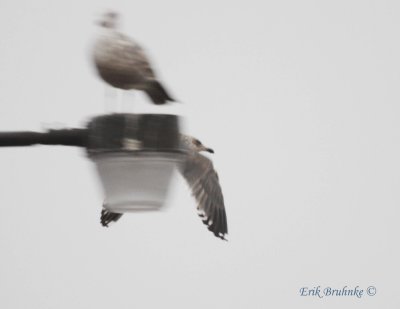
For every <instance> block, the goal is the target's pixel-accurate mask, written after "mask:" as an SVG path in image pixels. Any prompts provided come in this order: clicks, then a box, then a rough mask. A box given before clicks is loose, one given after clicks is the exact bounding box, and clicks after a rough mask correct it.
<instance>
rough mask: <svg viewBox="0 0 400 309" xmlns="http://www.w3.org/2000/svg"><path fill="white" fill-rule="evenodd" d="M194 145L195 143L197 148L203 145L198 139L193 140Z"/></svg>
mask: <svg viewBox="0 0 400 309" xmlns="http://www.w3.org/2000/svg"><path fill="white" fill-rule="evenodd" d="M193 143H194V144H195V145H196V146H197V147H199V146H200V145H201V143H200V141H199V140H198V139H194V140H193Z"/></svg>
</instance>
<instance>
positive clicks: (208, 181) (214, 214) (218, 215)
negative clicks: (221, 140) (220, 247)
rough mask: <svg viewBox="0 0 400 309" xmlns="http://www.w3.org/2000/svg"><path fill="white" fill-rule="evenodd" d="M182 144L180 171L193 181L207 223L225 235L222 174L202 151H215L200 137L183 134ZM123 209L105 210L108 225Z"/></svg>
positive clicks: (221, 235)
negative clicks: (182, 154)
mask: <svg viewBox="0 0 400 309" xmlns="http://www.w3.org/2000/svg"><path fill="white" fill-rule="evenodd" d="M181 147H182V148H183V149H185V150H187V152H188V154H187V157H186V159H185V161H184V162H183V163H182V164H181V165H180V166H179V171H180V173H181V174H182V176H183V177H184V178H185V179H186V181H187V183H188V184H189V186H190V188H191V190H192V194H193V196H194V197H195V199H196V201H197V211H198V214H199V216H200V218H201V219H202V221H203V223H204V224H205V225H207V226H208V229H209V230H210V231H211V232H212V233H214V235H215V236H217V237H219V238H221V239H224V240H225V236H226V235H227V233H228V225H227V220H226V213H225V206H224V197H223V195H222V191H221V187H220V185H219V180H218V174H217V172H216V171H215V170H214V167H213V164H212V162H211V160H210V159H208V158H207V157H205V156H203V155H202V154H200V152H201V151H207V152H210V153H214V151H213V150H212V149H211V148H207V147H205V146H204V145H203V144H202V143H201V142H200V141H199V140H198V139H196V138H194V137H191V136H188V135H183V134H182V135H181ZM121 216H122V214H121V213H113V212H110V211H108V210H106V209H103V210H102V211H101V219H100V221H101V224H102V225H103V226H108V224H109V223H110V222H112V221H114V222H116V221H118V220H119V218H121Z"/></svg>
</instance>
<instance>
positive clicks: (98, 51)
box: [93, 12, 174, 104]
mask: <svg viewBox="0 0 400 309" xmlns="http://www.w3.org/2000/svg"><path fill="white" fill-rule="evenodd" d="M99 25H100V26H101V27H102V31H103V32H102V34H101V36H100V37H99V38H98V39H97V41H96V43H95V45H94V50H93V58H94V62H95V65H96V68H97V71H98V73H99V75H100V76H101V78H102V79H103V80H104V81H105V82H107V83H108V84H110V85H111V86H113V87H116V88H120V89H124V90H130V89H137V90H143V91H144V92H146V93H147V95H148V96H149V97H150V98H151V100H152V101H153V103H154V104H165V103H167V101H174V99H172V98H171V96H170V95H169V94H168V92H167V91H166V90H165V88H164V87H163V86H162V85H161V83H160V82H159V81H158V80H157V77H156V76H155V73H154V71H153V69H152V67H151V65H150V62H149V59H148V58H147V56H146V54H145V52H144V50H143V49H142V48H141V47H140V45H138V44H137V43H136V42H135V41H134V40H132V39H131V38H129V37H127V36H126V35H124V34H122V33H120V32H118V31H117V28H118V14H117V13H115V12H107V13H105V14H104V15H103V17H102V19H101V20H100V21H99Z"/></svg>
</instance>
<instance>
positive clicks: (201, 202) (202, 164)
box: [181, 153, 228, 240]
mask: <svg viewBox="0 0 400 309" xmlns="http://www.w3.org/2000/svg"><path fill="white" fill-rule="evenodd" d="M181 173H182V175H183V177H184V178H185V179H186V181H187V182H188V184H189V186H190V188H191V190H192V194H193V196H194V197H195V198H196V201H197V210H198V212H199V216H200V217H201V219H202V220H203V223H204V224H206V225H207V226H208V229H209V230H210V231H211V232H213V233H214V235H215V236H217V237H219V238H222V239H224V240H225V236H226V234H228V225H227V221H226V213H225V206H224V197H223V195H222V190H221V187H220V185H219V180H218V175H217V172H216V171H215V170H214V167H213V164H212V162H211V160H210V159H208V158H207V157H205V156H203V155H201V154H198V153H194V154H191V155H188V158H187V159H186V162H185V164H184V165H183V166H182V168H181Z"/></svg>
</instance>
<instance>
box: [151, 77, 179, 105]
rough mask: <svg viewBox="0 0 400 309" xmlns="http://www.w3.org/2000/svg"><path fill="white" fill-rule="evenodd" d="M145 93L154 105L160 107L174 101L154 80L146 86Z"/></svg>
mask: <svg viewBox="0 0 400 309" xmlns="http://www.w3.org/2000/svg"><path fill="white" fill-rule="evenodd" d="M145 91H146V93H147V95H148V96H149V97H150V98H151V100H152V101H153V103H154V104H157V105H160V104H165V103H167V101H172V102H174V101H175V100H174V99H173V98H171V96H170V95H169V94H168V92H167V91H166V90H165V88H164V87H163V86H162V85H161V84H160V82H158V81H156V80H154V81H151V82H149V83H148V84H147V85H146V89H145Z"/></svg>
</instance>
